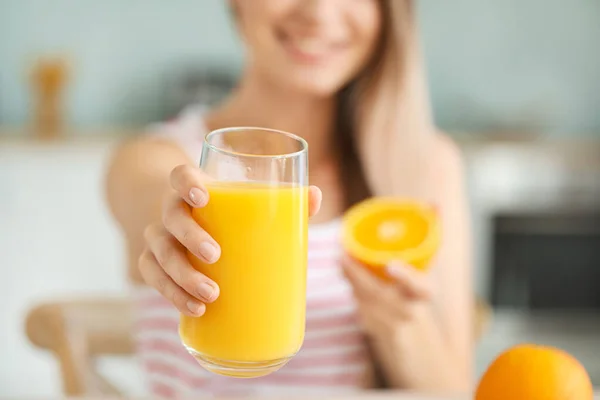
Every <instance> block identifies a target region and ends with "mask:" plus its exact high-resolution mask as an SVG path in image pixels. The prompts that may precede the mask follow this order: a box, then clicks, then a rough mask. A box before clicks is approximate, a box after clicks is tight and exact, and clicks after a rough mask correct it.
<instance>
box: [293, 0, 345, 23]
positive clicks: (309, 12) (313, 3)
mask: <svg viewBox="0 0 600 400" xmlns="http://www.w3.org/2000/svg"><path fill="white" fill-rule="evenodd" d="M340 1H341V2H347V1H349V0H303V1H301V7H300V10H299V11H300V15H301V16H302V18H303V20H304V22H306V23H307V24H308V25H311V26H314V25H320V24H325V23H331V21H332V19H335V18H336V16H337V14H338V13H339V11H340V8H341V7H342V6H341V4H340Z"/></svg>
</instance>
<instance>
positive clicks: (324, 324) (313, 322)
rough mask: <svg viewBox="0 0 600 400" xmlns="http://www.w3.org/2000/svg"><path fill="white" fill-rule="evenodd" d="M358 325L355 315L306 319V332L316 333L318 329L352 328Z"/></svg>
mask: <svg viewBox="0 0 600 400" xmlns="http://www.w3.org/2000/svg"><path fill="white" fill-rule="evenodd" d="M357 323H358V320H357V317H356V314H354V313H351V314H342V315H335V316H331V317H319V318H307V319H306V330H307V331H313V330H314V331H318V330H319V329H330V328H338V327H342V326H354V325H356V324H357Z"/></svg>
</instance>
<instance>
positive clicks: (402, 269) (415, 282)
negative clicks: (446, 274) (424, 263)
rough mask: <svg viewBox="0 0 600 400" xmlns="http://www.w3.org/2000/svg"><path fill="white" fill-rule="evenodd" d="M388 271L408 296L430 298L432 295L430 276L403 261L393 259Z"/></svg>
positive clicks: (422, 298)
mask: <svg viewBox="0 0 600 400" xmlns="http://www.w3.org/2000/svg"><path fill="white" fill-rule="evenodd" d="M386 272H387V274H388V276H389V277H390V278H392V280H393V281H394V282H395V283H396V285H397V286H398V287H399V289H400V290H401V291H402V292H403V293H404V294H405V295H406V296H408V297H412V298H414V299H419V300H428V299H429V298H431V295H432V288H431V281H430V279H429V276H428V275H426V274H424V273H423V272H421V271H419V270H417V269H416V268H415V267H413V266H411V265H408V264H406V263H403V262H401V261H392V262H391V263H389V264H388V265H387V267H386Z"/></svg>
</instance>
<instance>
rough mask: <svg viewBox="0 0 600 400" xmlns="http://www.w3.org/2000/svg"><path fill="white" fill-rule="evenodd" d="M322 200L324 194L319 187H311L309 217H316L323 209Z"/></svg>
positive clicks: (309, 191)
mask: <svg viewBox="0 0 600 400" xmlns="http://www.w3.org/2000/svg"><path fill="white" fill-rule="evenodd" d="M321 200H323V193H322V192H321V189H319V188H318V187H317V186H311V187H309V188H308V215H309V216H310V217H314V216H315V215H317V213H318V212H319V209H321Z"/></svg>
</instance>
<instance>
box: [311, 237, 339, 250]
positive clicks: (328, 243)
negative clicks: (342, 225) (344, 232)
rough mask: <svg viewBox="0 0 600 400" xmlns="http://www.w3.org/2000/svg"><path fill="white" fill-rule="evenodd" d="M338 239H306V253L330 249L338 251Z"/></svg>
mask: <svg viewBox="0 0 600 400" xmlns="http://www.w3.org/2000/svg"><path fill="white" fill-rule="evenodd" d="M340 243H341V241H340V239H339V238H337V237H336V238H334V239H332V238H331V237H328V238H323V239H319V238H311V237H309V238H308V251H309V252H313V251H323V250H331V249H334V250H335V249H339V248H340Z"/></svg>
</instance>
